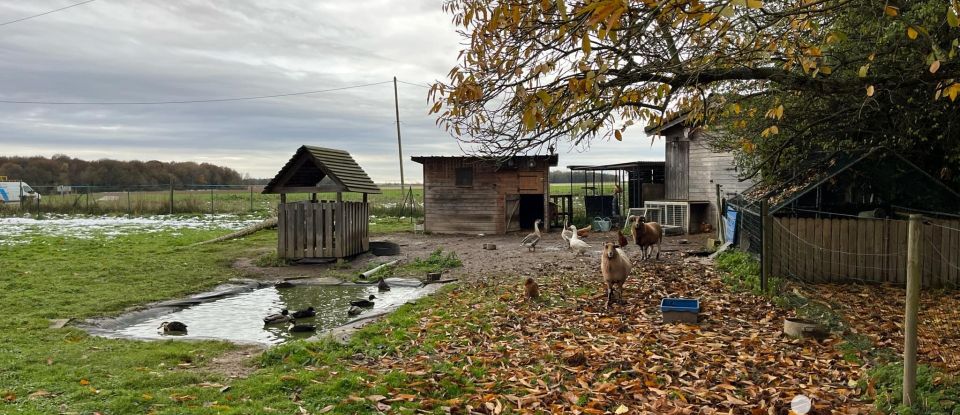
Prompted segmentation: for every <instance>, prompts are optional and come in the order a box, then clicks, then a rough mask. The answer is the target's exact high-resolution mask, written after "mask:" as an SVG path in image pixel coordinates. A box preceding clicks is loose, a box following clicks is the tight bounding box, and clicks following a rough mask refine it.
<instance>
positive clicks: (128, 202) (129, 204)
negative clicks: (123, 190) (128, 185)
mask: <svg viewBox="0 0 960 415" xmlns="http://www.w3.org/2000/svg"><path fill="white" fill-rule="evenodd" d="M127 214H128V215H132V214H133V205H132V204H131V203H130V191H129V190H127Z"/></svg>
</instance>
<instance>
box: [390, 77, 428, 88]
mask: <svg viewBox="0 0 960 415" xmlns="http://www.w3.org/2000/svg"><path fill="white" fill-rule="evenodd" d="M397 82H399V83H401V84H407V85H412V86H419V87H420V88H427V89H429V88H431V87H430V85H425V84H418V83H414V82H407V81H401V80H399V79H398V80H397Z"/></svg>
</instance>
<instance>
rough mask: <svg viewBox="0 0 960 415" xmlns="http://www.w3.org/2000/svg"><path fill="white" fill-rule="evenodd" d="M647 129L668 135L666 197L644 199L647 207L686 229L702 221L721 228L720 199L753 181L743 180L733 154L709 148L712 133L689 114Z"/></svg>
mask: <svg viewBox="0 0 960 415" xmlns="http://www.w3.org/2000/svg"><path fill="white" fill-rule="evenodd" d="M646 132H647V135H659V136H663V137H664V139H665V140H664V141H665V143H664V144H665V147H666V150H665V152H666V154H665V158H664V160H665V163H666V166H665V167H666V179H665V183H664V197H663V200H660V201H647V202H644V204H645V207H648V208H651V207H652V208H656V210H659V211H660V212H661V213H660V215H661V217H659V218H656V217H655V218H654V219H659V220H658V222H661V223H664V224H666V225H667V226H669V227H671V228H674V229H677V230H679V231H681V232H683V233H697V232H699V231H700V230H701V225H702V224H709V225H710V227H712V228H713V229H718V226H720V224H721V221H720V206H719V203H720V202H719V201H720V200H721V199H725V198H730V197H733V196H734V195H737V194H739V193H741V192H743V191H744V190H746V189H747V188H748V187H750V186H751V185H752V184H753V182H752V181H749V180H745V181H741V180H740V178H739V172H738V171H737V168H736V165H735V164H734V159H733V154H731V153H728V152H720V151H716V150H714V149H712V148H710V146H709V144H708V140H709V138H710V134H711V133H709V132H707V131H704V130H703V129H701V128H699V127H697V126H696V125H693V124H691V123H690V122H689V121H688V119H687V116H686V114H683V115H680V116H678V117H676V118H674V119H671V120H669V121H668V122H666V123H664V124H663V125H662V126H658V127H651V128H647V130H646Z"/></svg>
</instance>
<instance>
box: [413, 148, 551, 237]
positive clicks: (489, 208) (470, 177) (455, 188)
mask: <svg viewBox="0 0 960 415" xmlns="http://www.w3.org/2000/svg"><path fill="white" fill-rule="evenodd" d="M411 159H412V160H413V161H415V162H417V163H420V164H422V165H423V211H424V230H425V231H427V232H435V233H484V234H502V233H507V232H512V231H519V230H521V229H532V228H533V223H534V221H536V220H537V219H540V220H543V225H542V226H541V230H543V231H547V230H549V223H548V221H547V220H546V219H548V218H549V217H550V183H549V180H548V179H549V177H548V176H549V173H550V167H552V166H556V165H557V160H558V157H557V155H555V154H554V155H548V156H514V157H511V158H508V159H505V160H504V159H501V160H490V159H483V158H478V157H470V156H417V157H412V158H411Z"/></svg>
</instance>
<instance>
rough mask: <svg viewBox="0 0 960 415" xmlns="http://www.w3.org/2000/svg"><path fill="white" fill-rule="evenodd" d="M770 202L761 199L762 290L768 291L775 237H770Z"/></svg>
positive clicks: (771, 228)
mask: <svg viewBox="0 0 960 415" xmlns="http://www.w3.org/2000/svg"><path fill="white" fill-rule="evenodd" d="M771 225H772V223H771V217H770V204H769V202H767V200H766V199H764V200H761V201H760V291H761V292H764V293H765V292H767V280H768V279H769V278H770V265H771V263H772V261H771V259H772V258H771V251H772V250H773V247H772V246H770V245H771V244H772V243H773V238H772V237H770V235H771V233H772V232H771V231H772V230H773V227H772V226H771Z"/></svg>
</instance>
